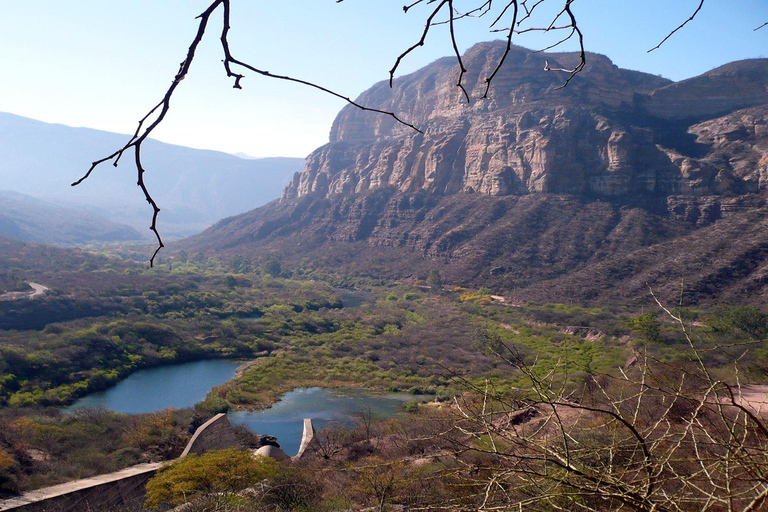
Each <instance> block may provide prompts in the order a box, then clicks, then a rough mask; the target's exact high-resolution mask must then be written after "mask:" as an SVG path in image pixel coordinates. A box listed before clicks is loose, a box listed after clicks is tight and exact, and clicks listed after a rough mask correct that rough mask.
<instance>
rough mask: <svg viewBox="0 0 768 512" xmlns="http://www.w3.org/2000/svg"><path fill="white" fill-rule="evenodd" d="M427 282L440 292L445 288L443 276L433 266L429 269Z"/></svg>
mask: <svg viewBox="0 0 768 512" xmlns="http://www.w3.org/2000/svg"><path fill="white" fill-rule="evenodd" d="M427 284H428V285H429V287H430V288H432V290H433V291H436V292H439V291H440V290H442V289H443V278H442V276H440V271H439V270H437V269H436V268H433V269H432V270H430V271H429V277H427Z"/></svg>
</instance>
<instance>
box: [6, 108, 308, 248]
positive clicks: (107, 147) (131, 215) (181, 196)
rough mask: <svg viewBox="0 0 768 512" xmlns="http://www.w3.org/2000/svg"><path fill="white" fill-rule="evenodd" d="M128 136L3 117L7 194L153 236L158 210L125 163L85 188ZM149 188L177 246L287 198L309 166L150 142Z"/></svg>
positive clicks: (147, 149) (298, 161)
mask: <svg viewBox="0 0 768 512" xmlns="http://www.w3.org/2000/svg"><path fill="white" fill-rule="evenodd" d="M128 138H129V136H128V135H121V134H116V133H111V132H104V131H100V130H94V129H91V128H72V127H69V126H65V125H62V124H54V123H44V122H42V121H36V120H34V119H29V118H25V117H22V116H18V115H15V114H8V113H0V179H2V181H3V188H4V189H8V190H13V191H15V192H19V193H23V194H27V195H30V196H33V197H35V198H37V199H41V200H45V201H49V202H55V203H58V204H60V205H62V206H69V207H77V208H85V209H88V210H91V211H95V212H97V213H99V214H101V215H103V216H105V217H107V218H109V219H110V220H113V221H117V222H123V223H127V224H130V225H131V226H132V227H134V228H135V229H139V230H140V231H141V232H142V233H144V232H146V233H149V232H148V230H147V227H148V226H149V224H150V219H151V214H152V212H151V209H148V207H147V204H146V201H145V199H144V197H143V195H142V194H141V192H140V190H139V189H138V187H135V186H134V185H135V183H136V176H135V173H136V172H135V168H134V166H133V165H132V162H131V161H130V159H123V161H122V162H121V164H120V166H119V167H117V168H115V167H113V166H111V165H109V164H105V165H102V166H101V167H99V168H98V169H97V170H96V171H95V172H94V173H93V175H92V176H91V177H90V178H89V179H88V180H86V181H85V182H83V183H82V184H81V185H79V186H77V187H71V186H70V184H71V183H72V182H73V181H75V180H76V179H78V178H80V177H81V176H82V175H83V174H84V173H85V171H86V170H87V169H88V167H89V166H90V163H91V162H93V161H94V160H97V159H99V158H101V157H103V156H105V155H108V154H111V153H112V152H113V151H114V150H115V149H116V148H119V147H122V145H123V144H125V142H126V140H128ZM144 149H145V151H144V152H143V154H144V159H145V166H146V168H147V170H148V171H147V174H146V182H147V185H148V186H149V188H150V191H151V192H152V194H153V195H154V197H155V199H156V200H157V202H158V204H159V205H160V208H161V209H162V212H161V214H160V218H159V222H160V226H161V229H162V230H163V232H164V234H165V235H166V236H168V237H169V238H173V237H179V236H188V235H190V234H193V233H196V232H199V231H202V230H203V229H205V228H206V227H208V226H210V225H211V224H213V223H214V222H216V221H218V220H220V219H222V218H224V217H228V216H230V215H235V214H237V213H242V212H245V211H248V210H250V209H252V208H255V207H257V206H260V205H262V204H265V203H267V202H269V201H271V200H272V199H275V198H277V197H279V196H280V193H281V191H282V189H283V187H284V186H285V184H286V183H287V182H288V180H289V179H290V177H291V176H292V174H293V173H294V172H295V171H297V170H298V169H300V168H301V165H302V163H303V160H302V159H298V158H270V159H255V160H246V159H242V158H239V157H237V156H234V155H230V154H227V153H222V152H218V151H211V150H199V149H192V148H185V147H183V146H177V145H172V144H165V143H162V142H158V141H155V140H147V142H146V143H145V146H144Z"/></svg>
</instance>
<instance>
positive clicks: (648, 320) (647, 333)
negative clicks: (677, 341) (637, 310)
mask: <svg viewBox="0 0 768 512" xmlns="http://www.w3.org/2000/svg"><path fill="white" fill-rule="evenodd" d="M629 328H630V329H632V330H633V331H635V332H636V333H638V334H639V335H640V336H642V337H643V338H644V339H645V340H647V341H652V342H654V343H655V342H659V341H661V323H659V321H658V320H657V319H656V316H655V315H654V314H653V313H643V314H642V315H638V316H636V317H634V318H630V320H629Z"/></svg>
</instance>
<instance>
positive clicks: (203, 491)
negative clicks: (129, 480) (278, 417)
mask: <svg viewBox="0 0 768 512" xmlns="http://www.w3.org/2000/svg"><path fill="white" fill-rule="evenodd" d="M279 471H280V468H279V466H278V464H277V462H276V461H275V460H273V459H271V458H268V457H254V456H253V455H252V454H251V452H249V451H247V450H237V449H234V448H229V449H226V450H216V451H211V452H207V453H204V454H203V455H195V454H190V455H187V456H186V457H184V458H182V459H179V460H177V461H176V462H174V463H172V464H170V465H169V466H165V467H163V468H161V469H160V470H159V471H158V472H157V475H156V476H155V477H154V478H152V479H151V480H150V481H149V482H147V499H146V502H145V505H146V506H147V507H150V508H155V507H159V506H162V505H166V504H170V505H180V504H182V503H186V502H188V501H191V500H194V499H197V498H202V497H204V496H206V495H211V494H220V493H221V494H234V493H236V492H238V491H242V490H243V489H247V488H249V487H252V486H254V485H256V484H257V483H259V482H261V481H263V480H268V479H272V478H274V477H276V476H277V474H278V473H279Z"/></svg>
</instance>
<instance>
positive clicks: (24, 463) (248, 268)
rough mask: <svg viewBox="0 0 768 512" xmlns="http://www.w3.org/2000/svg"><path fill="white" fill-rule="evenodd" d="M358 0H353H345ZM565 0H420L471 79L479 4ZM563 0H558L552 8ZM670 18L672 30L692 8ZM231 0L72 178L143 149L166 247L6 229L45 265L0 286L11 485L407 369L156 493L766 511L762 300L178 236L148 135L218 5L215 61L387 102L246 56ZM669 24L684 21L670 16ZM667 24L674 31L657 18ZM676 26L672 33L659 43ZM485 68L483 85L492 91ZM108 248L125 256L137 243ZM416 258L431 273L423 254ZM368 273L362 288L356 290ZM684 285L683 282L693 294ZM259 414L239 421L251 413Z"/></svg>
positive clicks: (2, 422)
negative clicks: (104, 404) (285, 255)
mask: <svg viewBox="0 0 768 512" xmlns="http://www.w3.org/2000/svg"><path fill="white" fill-rule="evenodd" d="M341 1H342V0H337V3H338V2H341ZM572 3H573V2H572V0H565V1H563V0H557V1H556V0H538V1H535V2H532V1H528V0H512V1H506V2H501V3H494V2H492V1H490V0H489V1H476V2H473V3H471V7H470V8H468V10H465V11H459V10H458V8H457V5H458V2H454V1H452V0H430V1H425V0H417V1H415V2H413V3H411V4H410V5H406V6H405V7H404V8H403V10H404V11H405V13H406V14H408V13H411V14H414V13H420V14H419V15H421V16H423V17H424V20H425V24H424V31H423V33H422V34H420V35H418V36H417V37H416V38H415V40H414V41H413V44H412V46H408V47H407V48H406V49H405V50H404V52H403V53H402V54H401V55H400V56H399V57H398V58H397V61H396V62H395V63H394V66H393V68H392V70H391V76H393V77H394V75H395V73H396V72H397V69H398V66H399V64H400V62H401V61H402V60H403V59H407V58H408V56H409V54H410V53H411V52H413V51H417V50H418V47H419V46H420V45H421V44H423V42H424V40H425V38H426V37H427V35H428V33H429V32H430V31H431V30H437V29H443V28H444V29H446V30H448V31H449V32H450V34H451V40H452V41H453V50H454V55H455V58H456V63H457V74H456V86H457V87H458V88H459V89H460V90H461V91H462V95H463V96H464V99H465V100H466V101H472V100H473V98H471V97H470V94H469V92H468V91H467V90H465V89H464V87H463V78H464V75H465V73H466V69H465V68H464V64H463V62H462V57H461V55H460V53H459V50H458V48H457V45H456V42H455V41H456V38H455V32H456V31H457V30H459V29H460V26H461V23H465V22H468V21H470V20H472V19H476V18H482V19H485V20H488V21H489V25H490V27H491V29H494V30H498V31H500V33H501V34H502V35H503V36H504V37H505V38H506V41H507V52H505V53H503V55H502V57H501V59H500V60H499V61H498V63H497V67H496V68H495V69H494V70H492V71H491V73H490V74H489V75H488V77H487V78H486V84H487V87H488V88H490V87H492V86H493V80H494V77H495V76H496V75H497V73H498V71H499V69H500V68H501V67H502V66H503V65H504V62H505V59H506V57H507V54H508V52H509V48H510V47H511V45H512V41H513V38H514V39H515V40H517V38H519V37H521V36H524V35H525V34H526V33H528V32H532V31H536V32H546V33H551V34H552V35H553V43H552V45H551V46H550V47H549V48H547V49H552V48H556V47H558V46H559V45H561V44H564V43H565V42H567V41H572V42H575V44H576V46H577V48H579V49H580V51H579V52H578V54H579V55H580V59H579V61H578V62H577V64H576V65H575V66H574V67H572V68H569V69H553V68H549V67H548V68H547V71H549V72H555V73H560V74H561V75H560V76H562V77H563V86H567V85H568V82H569V81H570V80H571V79H572V78H573V77H574V76H575V75H576V74H577V73H579V71H580V70H581V69H582V68H583V66H584V59H585V55H586V53H585V49H584V44H583V40H582V33H581V31H580V28H579V25H578V20H577V18H576V17H575V16H574V14H573V12H572V10H571V7H572ZM552 5H554V6H555V7H556V9H555V10H554V11H546V12H554V13H555V14H554V16H553V15H551V14H550V15H544V18H540V17H539V13H541V12H545V11H544V9H545V8H546V7H551V6H552ZM703 5H704V1H703V0H702V1H701V2H700V3H698V8H697V9H696V10H695V12H693V13H692V15H691V17H690V19H688V20H680V21H681V23H679V24H678V23H674V22H673V27H672V29H671V30H670V36H674V33H675V32H676V31H677V30H679V29H680V28H682V27H684V26H685V25H686V24H688V23H689V22H690V21H692V20H693V19H694V17H695V16H696V13H698V12H699V10H700V9H701V8H702V7H703ZM230 8H231V6H230V2H229V1H228V0H216V1H213V2H212V3H210V5H209V6H208V8H207V9H206V10H205V11H204V12H203V13H201V15H200V16H199V18H198V21H199V25H198V31H197V33H196V34H195V36H194V38H193V40H192V43H191V45H190V46H189V51H188V54H187V55H186V57H185V60H184V61H183V62H182V63H181V65H180V67H179V69H178V72H177V73H176V74H175V75H174V78H173V81H172V84H171V86H170V87H169V89H168V90H167V92H166V93H165V95H164V96H163V98H162V99H161V101H160V102H159V103H158V104H157V105H156V106H155V107H154V108H153V109H151V110H150V112H149V113H148V114H147V115H146V116H145V117H144V118H142V119H141V121H140V122H139V125H138V127H137V129H136V131H135V133H134V134H133V136H132V137H131V138H130V139H129V140H128V141H127V142H126V144H125V145H124V146H123V147H121V148H117V149H116V151H115V152H114V153H112V154H110V155H107V156H106V157H104V158H102V159H99V160H96V161H95V162H94V163H93V164H92V166H91V168H90V169H89V170H88V171H87V173H86V174H85V175H84V176H83V177H82V178H81V179H80V180H78V181H77V182H75V183H74V184H73V185H76V184H78V183H80V182H82V181H83V180H85V179H87V178H88V177H89V176H90V175H91V174H92V173H93V172H96V170H97V169H98V168H99V166H100V164H102V163H106V162H112V163H114V164H117V162H118V161H119V160H120V159H121V158H123V157H124V156H125V153H126V152H128V153H131V154H132V156H133V159H134V162H135V165H136V167H137V172H138V184H139V187H140V188H141V189H142V191H143V193H144V194H145V197H146V199H147V201H148V202H149V203H150V205H151V207H152V211H153V213H152V215H153V217H152V219H153V220H152V228H151V229H152V231H153V232H154V234H155V235H156V237H157V246H156V251H155V253H154V254H153V256H152V259H151V263H152V264H153V265H154V268H150V269H146V268H142V267H141V266H140V265H135V264H133V263H129V262H128V261H127V259H123V260H121V259H118V258H113V257H110V256H107V255H103V256H95V255H91V254H86V253H81V252H76V251H67V250H53V249H46V248H39V247H35V246H31V245H26V244H12V243H3V245H0V260H2V262H3V270H4V272H0V293H1V292H8V291H19V290H23V289H24V283H27V282H31V281H34V282H38V281H39V282H45V284H46V286H48V287H50V292H49V293H48V294H47V295H46V296H44V297H42V298H39V299H34V300H33V299H27V298H21V299H15V300H4V301H0V327H2V329H3V330H1V331H0V370H1V372H0V373H1V374H2V377H0V405H2V409H0V492H2V493H3V494H6V495H10V494H14V493H19V492H22V491H25V490H29V489H33V488H38V487H42V486H46V485H51V484H54V483H59V482H62V481H65V480H68V479H74V478H82V477H87V476H91V475H93V474H96V473H102V472H108V471H113V470H116V469H118V468H121V467H125V466H128V465H131V464H136V463H138V462H144V461H158V460H170V459H173V458H175V457H177V456H178V455H179V453H180V452H181V450H182V448H183V446H184V444H185V443H186V441H187V440H188V438H189V436H190V435H191V433H193V432H194V430H195V428H196V427H197V426H198V425H200V424H201V422H202V421H204V420H205V419H206V418H207V417H209V416H210V415H211V414H213V413H216V412H220V411H226V410H228V409H230V408H249V407H251V408H252V407H265V406H268V405H269V404H270V403H272V402H273V401H275V400H276V399H278V398H279V396H280V395H281V394H283V393H284V392H286V391H289V390H291V389H293V388H296V387H302V386H328V387H367V388H371V389H378V390H403V391H408V392H410V393H412V394H413V395H414V396H420V397H422V398H425V399H426V400H425V401H423V402H419V403H412V404H410V405H408V406H407V407H406V408H405V411H404V412H403V414H401V415H399V416H398V417H397V418H396V419H393V420H388V421H378V420H377V419H376V418H373V417H371V416H370V415H368V416H366V415H365V414H362V415H361V417H360V421H359V422H358V423H357V424H356V425H354V426H347V425H331V426H329V427H327V428H326V429H324V430H323V431H321V432H319V433H318V436H317V440H316V442H315V444H314V446H313V447H312V449H311V451H310V453H309V455H308V456H307V457H306V458H303V459H302V460H301V461H300V462H297V463H295V464H293V465H291V466H280V465H278V464H273V463H272V462H271V461H270V462H266V461H264V460H257V459H253V458H252V457H251V456H250V454H248V453H246V452H236V451H227V452H219V453H217V452H211V453H209V454H206V455H203V456H200V457H191V458H188V459H185V460H182V461H181V462H177V463H175V464H174V465H171V466H169V467H168V468H166V469H164V470H162V471H161V472H160V473H159V474H158V476H157V477H156V478H155V480H153V481H152V482H151V483H150V485H149V487H148V492H149V494H148V500H147V502H146V506H147V507H148V508H149V509H164V508H165V509H167V508H168V507H170V506H171V505H181V504H184V503H187V505H186V507H185V508H184V510H190V511H194V510H199V511H203V510H206V511H208V510H217V511H218V510H221V511H225V510H226V511H247V510H274V511H279V510H280V511H283V510H313V511H314V510H317V511H324V510H327V511H332V510H361V509H366V510H378V511H385V510H411V511H417V510H467V511H469V510H488V511H490V510H542V511H549V510H568V511H572V510H638V511H649V512H650V511H703V510H711V511H722V510H728V511H736V510H739V511H757V510H765V509H766V507H768V420H767V419H766V407H768V404H766V403H765V402H768V388H767V387H765V386H763V384H764V383H765V380H766V375H768V340H767V339H766V338H767V336H768V315H766V314H765V313H763V312H762V311H761V310H760V309H758V308H756V307H754V306H751V305H748V304H713V303H708V302H706V301H703V302H702V303H701V304H699V303H696V304H686V303H685V301H684V300H681V301H680V303H678V304H674V305H671V304H668V303H666V302H663V301H661V300H657V298H656V296H655V295H654V294H653V292H652V291H651V290H649V291H648V294H647V300H646V301H644V303H643V304H642V305H641V306H640V307H636V306H635V305H633V306H632V307H629V306H626V307H625V306H621V305H617V304H601V303H600V302H599V300H595V301H593V302H592V303H590V304H581V305H573V304H568V305H566V304H559V303H534V302H528V303H519V304H518V303H512V302H511V301H509V302H508V301H507V300H502V299H503V298H500V297H497V296H494V291H493V290H492V289H490V288H480V289H467V288H462V287H458V286H455V285H452V284H451V283H449V282H445V281H447V280H445V279H444V278H443V277H442V276H441V275H440V272H439V271H438V270H436V269H429V270H428V271H425V272H421V269H418V270H417V271H416V273H414V275H412V276H411V278H410V279H408V280H402V281H398V282H394V281H389V280H387V279H386V278H379V279H374V278H372V277H370V274H368V275H361V274H358V275H355V274H354V272H352V271H350V269H346V270H347V271H348V272H347V273H346V274H345V273H343V272H342V271H341V270H339V271H337V272H332V271H329V270H328V268H329V266H328V267H326V269H325V270H323V269H318V268H317V267H310V266H306V267H304V266H301V265H295V264H294V262H290V263H289V262H287V261H283V260H282V259H281V257H280V255H279V254H266V253H265V254H263V255H260V256H259V257H258V258H256V257H255V258H253V259H247V258H244V257H243V256H241V255H237V256H232V257H230V256H222V257H213V256H206V255H205V254H203V253H202V252H201V253H199V254H195V255H188V254H186V253H184V252H183V251H176V252H175V253H173V254H172V255H168V256H167V257H166V255H165V254H162V253H159V251H160V249H161V248H162V247H163V242H162V238H161V233H160V231H159V230H158V228H157V218H158V214H159V212H160V206H159V205H157V204H156V203H155V201H154V199H153V198H152V195H151V193H150V190H149V189H148V188H147V187H146V185H145V183H144V181H143V175H144V173H145V171H146V170H145V169H144V167H143V163H142V159H141V150H142V143H143V142H144V141H145V140H146V139H147V138H148V137H149V136H150V135H151V134H152V132H153V130H154V129H155V127H157V126H158V125H159V124H160V123H161V122H162V121H163V119H164V117H165V116H166V114H167V112H168V110H169V108H170V100H171V98H172V96H173V94H174V92H175V91H176V89H177V88H178V87H179V86H180V85H181V83H182V80H183V79H184V77H185V76H186V75H187V73H188V72H189V71H190V66H191V64H192V62H193V60H194V57H195V51H196V49H197V47H198V45H199V44H200V42H201V40H202V38H203V37H204V36H205V35H206V30H207V26H208V23H209V21H210V20H211V19H212V18H213V17H214V16H221V17H222V20H223V29H222V32H221V34H219V36H220V41H221V48H222V52H223V66H224V71H225V73H226V75H227V76H228V77H229V78H231V79H232V81H233V86H234V87H235V88H240V87H241V86H242V84H241V82H242V80H243V78H244V75H243V74H240V73H246V72H247V73H253V74H257V75H261V76H264V77H267V78H272V79H277V80H285V81H290V82H298V83H300V84H303V85H306V86H308V87H313V88H316V89H320V90H322V91H324V92H326V93H329V94H332V95H334V96H337V97H340V98H343V99H344V100H346V101H348V102H349V103H350V104H352V105H354V106H356V107H358V108H361V109H362V110H373V111H374V112H372V113H371V115H382V116H389V117H390V118H394V120H395V121H396V122H399V123H402V124H404V125H406V126H408V127H409V128H410V129H413V130H417V131H418V130H419V127H417V126H412V125H410V124H408V122H407V121H404V120H403V119H401V118H400V117H399V116H398V113H396V112H388V111H384V110H378V109H373V108H370V107H368V106H366V105H362V104H358V103H356V102H355V101H353V100H351V99H349V98H346V97H345V96H343V95H341V94H339V93H336V92H334V91H330V90H328V89H325V88H324V87H322V86H321V85H318V84H314V83H312V82H309V81H305V80H302V79H297V78H293V77H288V76H281V75H275V74H272V73H270V72H267V71H264V70H261V69H259V68H258V67H256V66H254V65H251V64H249V63H247V62H245V61H241V60H239V59H238V58H236V57H235V56H234V49H231V48H230V45H229V40H228V34H229V30H230V16H231V13H230ZM675 26H676V27H677V28H674V27H675ZM665 40H666V39H665ZM663 43H664V41H660V43H659V44H660V45H661V44H663ZM487 90H488V89H486V93H487ZM114 252H115V253H121V255H122V256H128V257H130V256H131V255H132V253H131V250H130V249H126V248H122V249H121V248H116V249H114ZM419 272H420V273H419ZM349 288H354V289H355V290H356V293H358V294H360V295H361V296H362V297H363V299H362V300H361V301H360V302H361V303H360V304H359V305H357V304H356V305H354V306H351V305H348V304H345V301H344V299H342V295H343V294H344V293H345V290H348V289H349ZM683 296H684V292H682V291H681V297H683ZM219 357H220V358H224V357H227V358H233V357H236V358H243V359H248V360H249V361H251V362H249V364H248V365H247V367H245V368H244V369H243V370H242V371H241V372H240V373H239V374H238V376H237V378H235V379H234V380H233V381H231V382H229V383H226V384H224V385H222V386H219V387H217V388H215V389H213V390H212V391H211V393H210V394H209V395H208V397H207V398H206V399H205V400H204V401H203V402H201V403H200V404H198V405H197V406H196V407H195V408H194V409H189V410H180V411H164V412H161V413H156V414H149V415H138V416H126V415H120V414H115V413H111V412H107V411H103V410H85V411H81V412H78V413H75V414H71V415H68V414H63V413H62V412H61V411H60V410H59V409H58V408H57V407H58V406H61V405H64V404H68V403H71V402H73V401H74V400H76V399H77V398H79V397H80V396H83V395H85V394H86V393H89V392H93V391H97V390H101V389H104V388H106V387H108V386H109V385H111V384H113V383H115V382H117V381H118V380H120V379H121V378H124V377H125V376H126V375H128V374H130V373H131V372H133V371H135V370H137V369H140V368H147V367H151V366H156V365H160V364H167V363H173V362H181V361H191V360H199V359H204V358H219ZM241 435H242V436H243V437H248V436H247V434H244V433H242V432H241Z"/></svg>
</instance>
